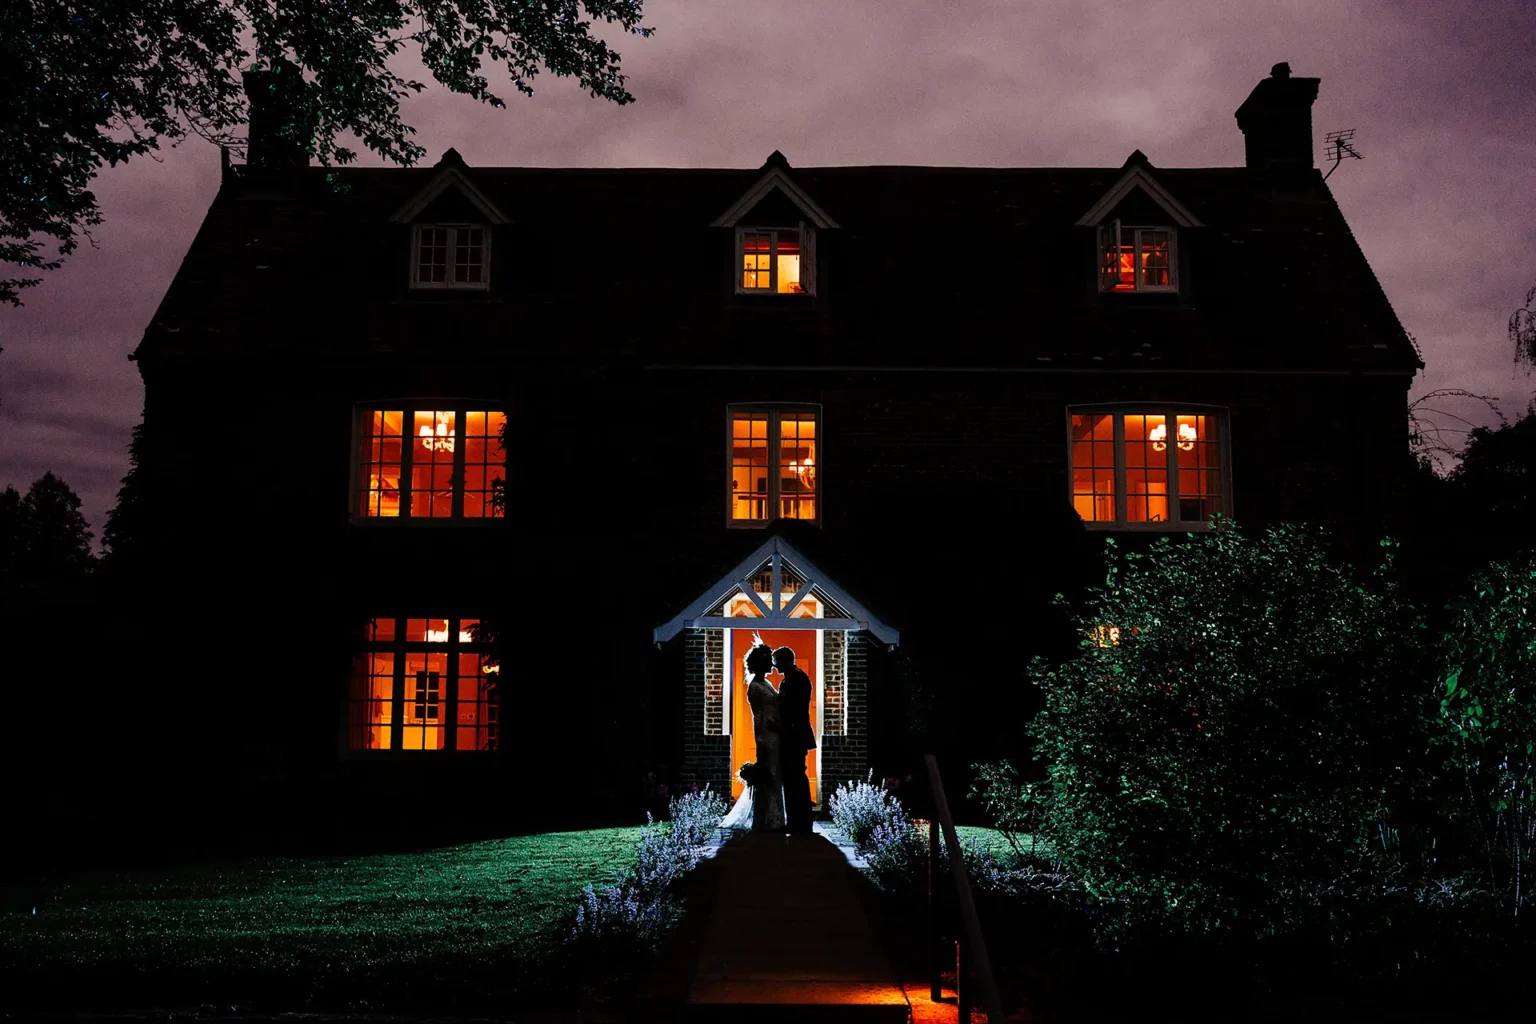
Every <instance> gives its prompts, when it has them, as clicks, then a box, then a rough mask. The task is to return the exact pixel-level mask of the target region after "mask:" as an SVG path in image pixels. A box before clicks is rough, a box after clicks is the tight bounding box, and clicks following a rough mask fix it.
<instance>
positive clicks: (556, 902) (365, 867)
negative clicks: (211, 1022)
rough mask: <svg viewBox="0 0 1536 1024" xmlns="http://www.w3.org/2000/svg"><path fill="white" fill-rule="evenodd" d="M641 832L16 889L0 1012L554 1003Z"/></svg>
mask: <svg viewBox="0 0 1536 1024" xmlns="http://www.w3.org/2000/svg"><path fill="white" fill-rule="evenodd" d="M642 831H643V830H642V829H640V828H614V829H595V830H591V831H585V832H560V833H547V834H543V835H532V836H521V837H517V838H512V839H499V840H492V841H489V842H481V843H472V844H469V845H464V846H454V847H447V848H443V849H436V850H427V851H422V852H416V853H406V854H390V855H377V856H367V857H333V858H306V859H300V858H284V859H271V858H268V859H250V860H239V861H230V862H225V863H210V864H203V865H197V866H188V867H181V868H174V869H165V870H161V871H153V870H143V871H135V872H131V873H125V874H112V873H99V874H80V875H73V876H58V877H55V878H48V879H42V880H34V881H32V882H30V883H29V882H28V881H26V880H13V882H12V884H8V885H7V886H6V887H5V894H4V896H3V897H0V899H3V903H0V992H3V993H4V995H0V1006H9V1007H16V1006H19V1005H29V1004H30V1005H35V1006H52V1007H56V1008H63V1007H68V1008H80V1009H87V1008H91V1009H97V1008H100V1009H108V1008H110V1009H122V1008H128V1007H134V1008H138V1007H145V1006H155V1007H179V1006H189V1005H197V1004H201V1003H215V1004H220V1005H225V1006H227V1005H230V1004H235V1005H241V1006H249V1007H253V1008H257V1009H272V1010H297V1009H300V1008H311V1009H341V1010H346V1009H357V1010H374V1011H377V1010H380V1009H407V1008H413V1007H422V1006H427V1005H430V1006H431V1007H432V1008H434V1009H438V1010H442V1009H446V1008H448V1005H454V1006H460V1005H462V1006H463V1007H464V1008H466V1009H469V1008H478V1007H482V1006H483V1007H485V1008H487V1009H490V1008H495V1007H497V1005H498V1004H500V1008H502V1009H505V1008H506V1006H505V1000H507V999H511V998H514V997H516V998H518V999H519V1000H520V1001H526V1000H529V999H537V998H539V997H549V996H553V995H556V994H557V993H558V992H559V991H560V988H561V986H562V984H564V983H566V982H568V981H569V980H570V977H571V975H570V973H569V972H570V971H571V969H572V965H571V964H570V963H568V962H566V958H565V957H564V956H563V955H562V951H561V950H560V943H561V940H562V939H563V938H564V936H565V934H566V930H567V929H568V928H569V925H570V919H571V915H572V914H573V913H574V907H575V901H576V897H577V895H578V893H579V891H580V889H581V887H582V886H583V885H584V884H586V883H588V882H599V881H604V880H607V879H608V878H609V877H610V876H611V875H612V873H613V872H614V871H615V870H616V869H618V868H621V867H625V866H627V865H628V864H629V863H630V860H631V858H632V856H633V848H634V844H635V842H636V841H637V840H638V839H639V837H640V833H641V832H642Z"/></svg>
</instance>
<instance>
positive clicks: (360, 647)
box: [340, 613, 502, 761]
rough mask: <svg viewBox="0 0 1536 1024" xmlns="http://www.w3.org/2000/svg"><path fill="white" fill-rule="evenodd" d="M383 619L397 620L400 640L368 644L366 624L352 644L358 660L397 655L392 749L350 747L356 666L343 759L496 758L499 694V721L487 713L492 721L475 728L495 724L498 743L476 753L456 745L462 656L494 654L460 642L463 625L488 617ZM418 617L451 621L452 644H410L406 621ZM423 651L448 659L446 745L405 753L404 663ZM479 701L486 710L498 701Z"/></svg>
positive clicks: (347, 699)
mask: <svg viewBox="0 0 1536 1024" xmlns="http://www.w3.org/2000/svg"><path fill="white" fill-rule="evenodd" d="M378 618H392V619H393V620H394V622H395V639H393V640H369V639H367V632H366V631H367V626H364V627H363V636H362V638H361V639H356V640H355V641H354V643H353V645H352V654H353V657H354V658H358V657H366V656H367V655H369V654H372V653H380V652H387V653H389V654H392V655H393V656H394V667H393V670H392V675H391V677H390V678H391V692H390V700H389V703H390V736H389V742H390V746H388V747H385V748H382V749H380V748H371V747H353V746H352V745H351V743H352V710H353V705H354V704H355V703H357V701H356V699H355V698H354V697H353V696H352V687H351V679H352V676H351V675H350V673H352V672H355V670H356V668H355V663H354V667H353V668H351V669H349V670H348V672H349V675H348V685H347V689H346V692H345V694H344V696H343V697H342V703H341V737H340V756H341V758H342V760H349V761H350V760H358V761H373V760H403V759H413V760H414V759H417V758H426V759H428V760H438V759H441V758H445V757H450V758H487V757H492V756H494V755H495V754H496V753H497V751H498V750H499V749H500V741H501V735H500V733H501V724H502V722H501V716H500V697H499V695H498V698H497V700H496V701H495V702H494V706H495V707H496V708H497V711H496V713H495V721H494V722H492V721H491V720H490V712H487V721H486V722H484V723H477V724H476V726H475V728H477V729H478V728H481V727H482V726H483V727H485V728H487V729H489V728H491V727H492V726H494V727H495V737H496V739H495V745H493V746H491V747H489V748H488V749H478V748H477V749H474V750H461V749H459V747H458V745H457V741H458V730H459V720H458V714H459V704H460V701H459V687H458V683H459V655H461V654H478V655H480V656H481V657H482V658H483V657H485V656H487V655H490V654H492V653H493V652H492V645H491V644H488V643H480V642H476V641H464V640H460V639H459V632H460V630H461V629H462V628H463V625H462V624H463V622H464V621H465V620H466V619H472V620H473V621H477V622H483V621H485V620H484V618H483V617H480V618H476V617H474V616H451V615H443V614H440V613H439V614H429V615H415V614H412V615H397V616H378ZM418 618H425V619H429V620H432V619H442V620H445V622H446V623H447V627H448V637H449V638H448V640H447V642H445V643H429V642H427V641H425V640H406V639H405V632H406V631H405V621H406V620H407V619H418ZM366 621H368V622H372V621H374V620H372V619H370V620H366ZM418 653H428V654H438V653H441V654H443V655H444V657H445V658H446V660H447V665H448V674H447V676H446V678H444V679H443V680H442V686H443V693H442V696H441V697H440V698H439V707H440V708H441V709H442V711H441V714H442V722H443V723H444V724H443V726H442V728H443V729H444V730H445V735H444V739H443V746H442V747H440V748H427V749H419V750H408V749H406V748H404V747H402V746H396V745H395V744H398V743H400V742H401V740H402V738H403V737H404V735H405V732H404V730H405V728H406V725H405V714H404V711H405V663H406V656H407V655H409V654H418ZM481 669H482V674H484V662H483V661H482V662H481ZM498 671H499V670H498ZM365 703H366V701H365ZM478 703H484V704H486V706H487V707H490V706H492V703H493V702H489V701H485V702H478Z"/></svg>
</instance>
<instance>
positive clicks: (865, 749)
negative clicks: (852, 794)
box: [821, 633, 870, 805]
mask: <svg viewBox="0 0 1536 1024" xmlns="http://www.w3.org/2000/svg"><path fill="white" fill-rule="evenodd" d="M843 636H844V637H845V638H846V645H843V644H840V645H838V646H840V647H842V646H846V650H845V651H844V652H843V670H844V671H843V675H844V684H843V691H844V692H843V695H842V700H843V708H844V712H843V714H844V726H845V728H844V730H843V732H842V733H841V734H834V733H833V731H832V729H831V727H830V726H829V727H828V728H827V731H826V733H825V734H823V735H822V737H821V790H822V793H821V796H822V803H823V805H825V803H826V800H827V798H828V797H829V796H831V794H832V792H833V791H834V790H835V789H836V788H837V787H838V786H839V785H841V784H842V783H844V782H860V781H863V779H864V777H865V775H867V774H868V773H869V714H868V711H869V708H868V704H867V696H868V692H869V644H870V640H869V637H868V636H866V635H865V634H863V633H844V634H843ZM827 637H828V649H829V650H830V648H831V637H832V634H831V633H828V634H827ZM828 660H830V656H829V659H828ZM829 678H830V674H829ZM830 705H831V699H830V697H829V698H828V706H829V709H830Z"/></svg>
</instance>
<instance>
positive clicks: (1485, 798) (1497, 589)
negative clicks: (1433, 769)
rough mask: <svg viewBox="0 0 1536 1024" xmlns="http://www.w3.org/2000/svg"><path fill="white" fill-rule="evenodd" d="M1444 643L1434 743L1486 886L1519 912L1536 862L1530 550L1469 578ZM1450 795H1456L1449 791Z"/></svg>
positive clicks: (1535, 577)
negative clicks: (1442, 753) (1459, 785)
mask: <svg viewBox="0 0 1536 1024" xmlns="http://www.w3.org/2000/svg"><path fill="white" fill-rule="evenodd" d="M1469 589H1470V593H1469V594H1468V595H1467V596H1465V597H1463V598H1462V599H1461V600H1459V601H1457V602H1456V603H1455V604H1454V605H1453V610H1454V613H1455V614H1454V618H1453V620H1452V622H1451V625H1450V627H1449V628H1448V629H1447V630H1446V631H1445V634H1444V637H1443V639H1442V644H1441V656H1442V659H1443V666H1442V667H1443V671H1442V673H1441V676H1440V678H1441V679H1443V689H1442V690H1441V692H1440V693H1439V694H1438V695H1437V696H1439V697H1440V715H1441V723H1442V725H1443V727H1444V728H1443V731H1442V732H1441V733H1440V735H1439V737H1438V739H1439V740H1440V741H1441V743H1442V744H1443V747H1444V749H1445V750H1446V767H1447V769H1449V771H1450V772H1451V774H1452V776H1453V777H1454V778H1456V779H1457V781H1460V782H1464V783H1465V788H1464V790H1462V791H1461V795H1462V796H1463V797H1464V800H1463V801H1462V802H1461V806H1459V807H1458V808H1457V809H1456V810H1457V813H1456V817H1459V818H1461V823H1462V824H1463V825H1464V826H1465V831H1467V832H1469V833H1470V834H1471V835H1472V836H1474V837H1475V840H1474V841H1478V842H1480V843H1481V844H1482V853H1483V857H1484V861H1485V864H1486V868H1485V869H1486V871H1487V883H1488V886H1489V888H1490V889H1491V890H1492V891H1493V892H1494V894H1495V895H1496V896H1497V897H1498V899H1499V900H1500V902H1501V903H1502V904H1503V905H1504V906H1506V907H1509V908H1510V909H1511V910H1512V911H1513V913H1514V914H1519V912H1520V906H1521V904H1522V903H1524V904H1529V903H1531V902H1532V899H1531V884H1532V882H1533V881H1536V879H1532V878H1531V877H1530V871H1531V868H1532V864H1533V861H1536V856H1533V854H1536V551H1530V550H1527V551H1526V552H1524V553H1523V554H1521V555H1519V556H1517V557H1515V558H1513V559H1510V560H1507V561H1501V562H1496V563H1494V564H1493V565H1490V566H1488V567H1487V568H1485V569H1484V570H1482V571H1481V572H1478V573H1476V574H1475V575H1473V577H1472V579H1471V581H1470V588H1469ZM1452 792H1453V793H1455V790H1452Z"/></svg>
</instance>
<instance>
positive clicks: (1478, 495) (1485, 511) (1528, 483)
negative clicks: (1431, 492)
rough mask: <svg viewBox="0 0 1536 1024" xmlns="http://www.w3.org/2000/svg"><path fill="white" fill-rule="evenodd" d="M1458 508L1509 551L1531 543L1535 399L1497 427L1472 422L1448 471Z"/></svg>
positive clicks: (1535, 509) (1535, 505) (1535, 495)
mask: <svg viewBox="0 0 1536 1024" xmlns="http://www.w3.org/2000/svg"><path fill="white" fill-rule="evenodd" d="M1450 481H1451V485H1452V488H1453V490H1454V491H1455V492H1456V493H1457V496H1458V498H1459V499H1460V505H1461V508H1462V509H1474V510H1476V514H1477V516H1478V532H1479V533H1480V534H1488V533H1493V534H1497V535H1499V536H1500V537H1501V538H1504V539H1506V540H1507V542H1508V544H1509V545H1510V550H1509V552H1507V553H1510V554H1512V553H1513V552H1514V551H1515V550H1519V549H1520V548H1528V547H1529V546H1530V545H1531V543H1532V540H1531V538H1532V533H1531V524H1532V523H1533V522H1536V402H1533V403H1532V405H1531V407H1530V408H1529V409H1527V410H1526V414H1525V415H1524V416H1522V417H1521V418H1520V419H1518V420H1516V421H1515V422H1514V423H1512V424H1509V423H1506V424H1504V425H1503V426H1501V427H1500V428H1499V429H1498V430H1489V429H1488V428H1487V427H1475V428H1473V429H1472V430H1471V431H1470V432H1469V434H1468V437H1467V445H1466V448H1465V450H1464V451H1463V452H1462V453H1461V464H1460V465H1458V466H1457V467H1456V469H1455V471H1454V472H1452V473H1451V476H1450Z"/></svg>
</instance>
